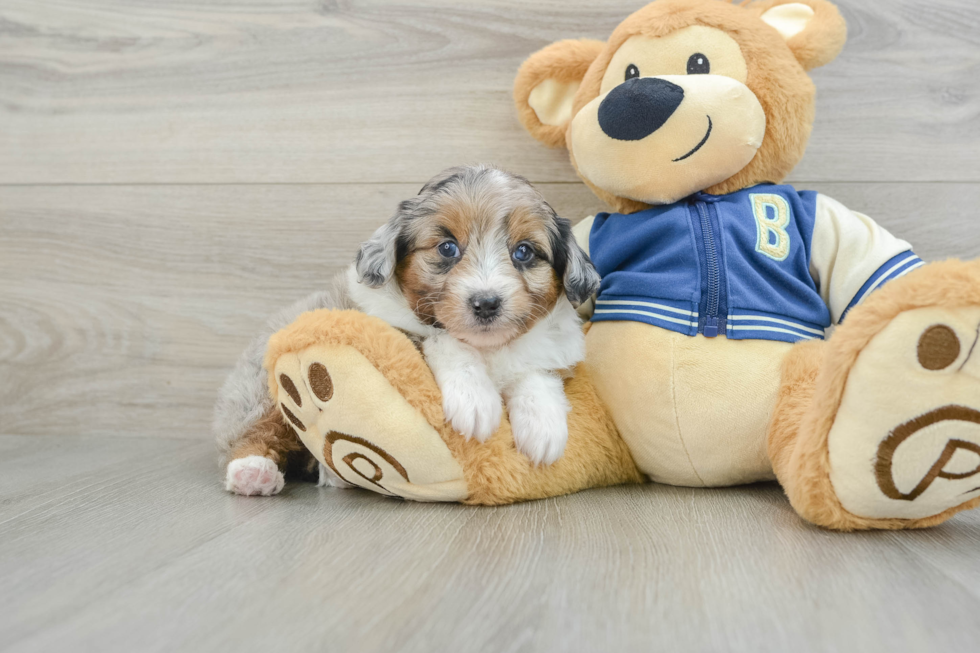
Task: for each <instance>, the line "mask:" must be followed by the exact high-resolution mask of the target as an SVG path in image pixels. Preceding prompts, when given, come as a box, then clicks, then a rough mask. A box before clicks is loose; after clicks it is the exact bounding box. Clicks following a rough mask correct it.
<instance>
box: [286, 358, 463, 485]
mask: <svg viewBox="0 0 980 653" xmlns="http://www.w3.org/2000/svg"><path fill="white" fill-rule="evenodd" d="M274 376H275V379H276V381H277V385H278V388H277V392H276V395H277V399H278V404H279V410H280V411H281V412H282V415H283V417H285V419H286V421H287V423H289V424H291V425H292V426H293V428H294V429H295V430H296V433H297V435H298V436H299V438H300V440H302V441H303V444H305V445H306V447H307V448H308V449H309V450H310V451H311V452H312V453H313V455H314V456H316V458H317V459H318V460H319V461H320V464H321V465H322V466H323V467H322V468H321V470H320V485H329V486H334V487H350V486H357V487H360V488H364V489H367V490H371V491H373V492H377V493H379V494H384V495H387V496H397V497H402V498H405V499H413V500H416V501H459V500H461V499H463V498H465V497H466V496H467V487H466V481H465V479H464V476H463V469H462V467H461V466H460V465H459V463H458V462H457V461H456V459H455V458H453V456H452V453H451V452H450V451H449V448H448V447H447V446H446V443H445V442H444V441H443V440H442V438H441V436H440V435H439V433H438V432H437V431H436V430H435V428H433V426H432V425H431V424H430V423H429V422H427V421H426V419H425V417H424V416H423V415H422V414H421V413H420V412H419V411H418V410H417V409H416V408H415V407H413V406H412V405H411V404H409V403H408V401H407V400H406V399H405V397H404V396H403V395H402V394H401V393H399V391H398V390H396V389H395V388H394V387H393V386H392V384H391V383H390V382H389V381H388V379H387V378H385V376H384V375H383V374H382V373H381V372H380V371H379V370H378V368H376V367H375V366H374V365H372V364H371V363H370V362H369V361H368V360H367V359H366V358H365V357H364V355H363V354H361V353H360V352H359V351H358V350H357V349H355V348H354V347H351V346H346V345H312V346H309V347H307V348H305V349H302V350H300V351H296V352H290V353H286V354H283V355H281V356H280V357H279V358H278V359H277V360H276V361H275V365H274Z"/></svg>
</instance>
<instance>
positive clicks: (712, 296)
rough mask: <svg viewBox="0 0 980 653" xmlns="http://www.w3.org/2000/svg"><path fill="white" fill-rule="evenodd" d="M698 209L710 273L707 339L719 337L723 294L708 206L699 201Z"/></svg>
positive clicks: (702, 328)
mask: <svg viewBox="0 0 980 653" xmlns="http://www.w3.org/2000/svg"><path fill="white" fill-rule="evenodd" d="M697 207H698V215H700V216H701V237H702V239H703V240H704V252H705V259H706V261H705V263H706V267H707V272H708V310H707V311H706V315H705V320H704V326H703V327H701V329H700V333H702V334H704V337H706V338H715V337H717V336H718V303H719V301H720V294H721V280H720V272H719V270H718V248H717V244H716V243H715V234H714V231H713V230H712V229H711V220H710V218H709V217H708V205H707V204H706V203H705V202H703V201H701V200H698V201H697Z"/></svg>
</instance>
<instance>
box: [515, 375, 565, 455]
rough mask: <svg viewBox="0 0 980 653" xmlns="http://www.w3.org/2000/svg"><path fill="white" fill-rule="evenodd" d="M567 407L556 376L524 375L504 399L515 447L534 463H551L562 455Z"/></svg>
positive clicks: (560, 384)
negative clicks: (518, 384) (525, 376)
mask: <svg viewBox="0 0 980 653" xmlns="http://www.w3.org/2000/svg"><path fill="white" fill-rule="evenodd" d="M569 410H571V407H570V406H569V405H568V400H567V399H566V398H565V393H564V390H563V387H562V383H561V381H560V380H559V379H557V378H551V377H544V376H542V377H540V378H528V379H525V381H524V382H523V383H522V384H521V387H520V388H518V389H517V391H516V392H514V393H513V394H511V395H510V397H509V398H508V401H507V413H508V415H509V417H510V427H511V430H512V431H513V432H514V444H515V445H516V446H517V450H518V451H520V452H521V453H523V454H524V455H525V456H527V457H528V459H530V461H531V462H532V463H534V464H535V465H539V464H545V465H550V464H552V463H553V462H555V461H556V460H558V459H559V458H561V456H562V454H564V453H565V445H566V444H567V443H568V412H569Z"/></svg>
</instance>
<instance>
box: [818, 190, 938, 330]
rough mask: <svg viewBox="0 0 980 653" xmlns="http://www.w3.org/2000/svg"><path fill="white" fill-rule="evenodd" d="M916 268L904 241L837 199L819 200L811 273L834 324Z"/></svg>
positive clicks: (910, 249)
mask: <svg viewBox="0 0 980 653" xmlns="http://www.w3.org/2000/svg"><path fill="white" fill-rule="evenodd" d="M920 265H923V262H922V260H920V259H919V257H918V256H916V255H915V254H913V253H912V246H911V245H909V244H908V243H907V242H905V241H904V240H900V239H898V238H895V237H894V236H892V235H891V234H890V233H888V232H887V231H885V229H883V228H882V227H880V226H878V225H877V224H876V223H875V222H874V220H872V219H871V218H869V217H868V216H866V215H863V214H861V213H857V212H854V211H851V210H850V209H848V208H847V207H846V206H844V205H843V204H841V203H840V202H838V201H837V200H834V199H831V198H829V197H827V196H826V195H818V196H817V209H816V216H815V217H814V223H813V237H812V239H811V241H810V275H811V276H812V277H813V280H814V281H815V282H816V284H817V288H818V289H819V290H820V296H821V297H822V298H823V300H824V302H826V304H827V306H828V307H829V308H830V315H831V318H832V321H833V322H834V323H835V324H836V323H838V322H840V321H841V320H842V319H843V318H844V316H845V315H846V314H847V312H848V311H849V310H850V309H851V307H853V306H855V305H857V304H860V303H861V302H862V301H863V300H864V298H865V297H867V296H868V295H869V294H871V292H872V291H874V290H875V289H876V288H878V287H880V286H881V285H882V284H883V283H885V282H886V281H888V280H889V279H894V278H896V277H900V276H902V275H904V274H906V273H908V272H910V271H912V270H913V269H915V268H917V267H919V266H920Z"/></svg>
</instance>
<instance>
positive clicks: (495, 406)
mask: <svg viewBox="0 0 980 653" xmlns="http://www.w3.org/2000/svg"><path fill="white" fill-rule="evenodd" d="M442 409H443V411H444V412H445V413H446V420H447V421H448V422H450V423H452V425H453V428H454V429H456V430H457V431H459V432H460V433H462V434H463V435H465V436H466V437H467V438H476V439H477V440H479V441H480V442H486V441H487V439H488V438H489V437H490V436H491V435H493V434H494V433H496V432H497V429H498V428H500V417H501V415H502V413H503V406H502V401H501V399H500V393H498V392H497V389H496V388H495V387H494V386H493V382H491V381H490V379H489V378H488V377H483V378H480V377H476V378H471V379H469V380H468V382H465V383H449V384H447V385H446V387H444V388H442Z"/></svg>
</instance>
